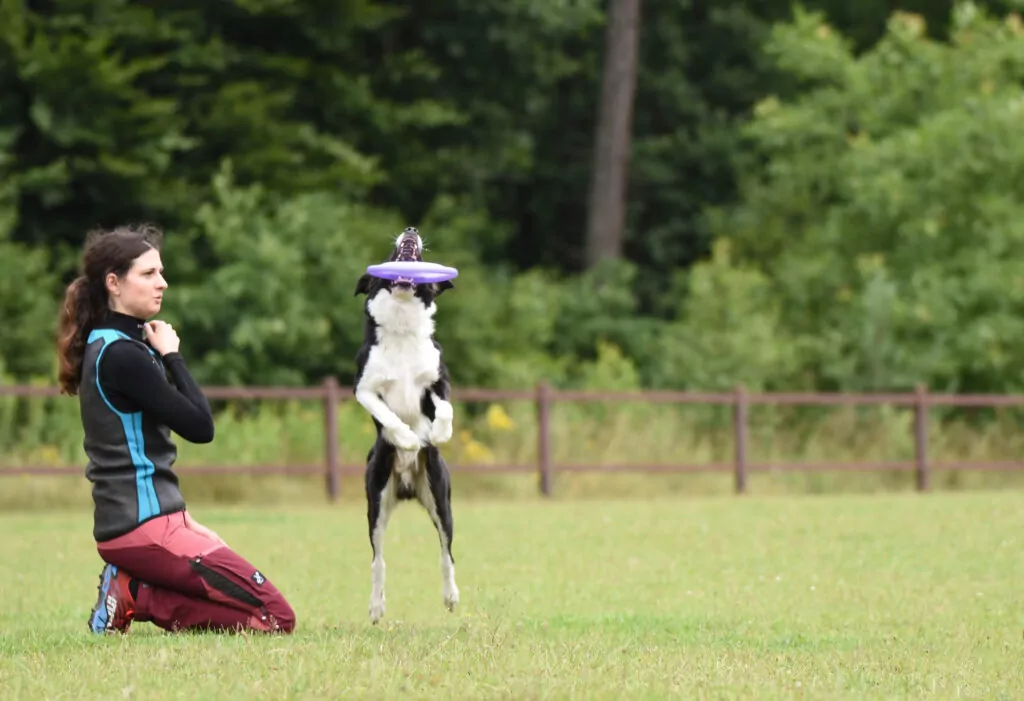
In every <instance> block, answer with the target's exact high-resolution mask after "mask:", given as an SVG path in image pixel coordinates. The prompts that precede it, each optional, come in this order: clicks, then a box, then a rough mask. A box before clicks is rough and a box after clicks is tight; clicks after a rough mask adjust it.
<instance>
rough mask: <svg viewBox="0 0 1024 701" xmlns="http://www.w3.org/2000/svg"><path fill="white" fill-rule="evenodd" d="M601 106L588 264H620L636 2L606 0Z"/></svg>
mask: <svg viewBox="0 0 1024 701" xmlns="http://www.w3.org/2000/svg"><path fill="white" fill-rule="evenodd" d="M609 2H610V11H609V13H608V23H607V29H606V34H605V56H604V71H603V74H602V78H601V104H600V108H599V113H598V119H597V135H596V139H595V148H594V170H593V172H592V174H591V185H590V207H589V214H588V217H587V248H586V263H587V266H588V267H593V266H594V265H596V264H597V263H599V262H600V261H602V260H604V259H606V258H612V259H616V258H621V257H622V250H623V229H624V228H625V225H626V202H627V187H626V186H627V182H628V179H629V154H630V143H631V141H632V132H633V130H632V124H633V98H634V94H635V93H636V79H637V55H638V51H639V49H638V45H639V32H640V0H609Z"/></svg>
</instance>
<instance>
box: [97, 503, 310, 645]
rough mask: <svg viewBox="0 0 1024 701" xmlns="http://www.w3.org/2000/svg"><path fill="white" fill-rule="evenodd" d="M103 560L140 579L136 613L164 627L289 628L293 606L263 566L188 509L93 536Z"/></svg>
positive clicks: (291, 622) (217, 628) (290, 629)
mask: <svg viewBox="0 0 1024 701" xmlns="http://www.w3.org/2000/svg"><path fill="white" fill-rule="evenodd" d="M96 547H97V550H98V551H99V554H100V557H102V558H103V560H104V561H106V562H109V563H110V564H112V565H114V566H115V567H117V568H118V569H120V570H122V571H123V572H124V573H125V574H128V575H129V576H131V577H133V578H135V579H137V580H138V581H139V589H138V597H137V598H136V601H135V620H136V621H151V622H152V623H153V624H155V625H157V626H159V627H160V628H163V629H164V630H170V631H180V630H192V629H195V630H211V629H212V630H231V631H240V630H250V631H260V632H283V633H290V632H292V630H294V628H295V613H294V612H293V611H292V608H291V606H290V605H289V604H288V602H287V601H285V598H284V596H282V595H281V592H279V591H278V590H277V588H276V587H275V586H274V585H273V584H271V583H270V580H269V579H267V578H266V577H265V576H264V575H263V573H262V572H260V571H259V570H258V569H256V568H255V567H253V566H252V565H251V564H249V562H248V561H246V560H245V559H244V558H243V557H241V556H240V555H238V554H237V553H236V552H234V551H233V550H232V549H231V548H230V547H228V546H227V545H226V544H225V543H224V541H222V540H220V538H219V537H218V536H216V535H215V534H213V533H212V532H210V531H208V530H207V529H205V528H203V527H202V526H199V525H197V524H196V523H195V522H194V521H192V519H191V518H190V517H189V515H188V513H187V512H180V513H176V514H170V515H167V516H161V517H158V518H155V519H152V520H150V521H147V522H146V523H144V524H142V525H141V526H139V527H138V528H136V529H135V530H134V531H132V532H131V533H127V534H125V535H123V536H120V537H118V538H115V539H113V540H109V541H106V542H103V543H97V546H96Z"/></svg>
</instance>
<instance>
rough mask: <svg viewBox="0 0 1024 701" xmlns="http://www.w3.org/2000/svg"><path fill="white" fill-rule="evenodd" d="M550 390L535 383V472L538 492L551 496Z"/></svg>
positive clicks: (546, 384)
mask: <svg viewBox="0 0 1024 701" xmlns="http://www.w3.org/2000/svg"><path fill="white" fill-rule="evenodd" d="M550 424H551V388H550V387H549V386H548V383H547V382H545V381H543V380H542V381H540V382H538V383H537V472H538V475H537V476H538V478H539V481H540V492H541V494H543V495H544V496H546V497H547V496H551V425H550Z"/></svg>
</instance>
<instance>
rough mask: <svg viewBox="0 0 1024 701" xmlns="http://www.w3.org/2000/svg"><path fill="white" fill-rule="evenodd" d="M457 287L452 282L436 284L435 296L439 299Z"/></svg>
mask: <svg viewBox="0 0 1024 701" xmlns="http://www.w3.org/2000/svg"><path fill="white" fill-rule="evenodd" d="M453 287H455V283H454V282H452V281H451V280H444V281H443V282H435V283H434V296H435V297H437V296H438V295H440V294H441V293H442V292H444V291H445V290H450V289H452V288H453Z"/></svg>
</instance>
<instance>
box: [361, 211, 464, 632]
mask: <svg viewBox="0 0 1024 701" xmlns="http://www.w3.org/2000/svg"><path fill="white" fill-rule="evenodd" d="M422 259H423V258H422V239H421V238H420V236H419V233H418V232H417V231H416V229H413V228H409V229H406V230H405V231H403V232H402V233H401V234H400V235H399V236H398V238H397V239H396V241H395V247H394V250H393V251H392V253H391V256H390V258H389V260H392V261H394V260H417V261H421V260H422ZM453 287H454V285H453V283H451V282H450V281H446V282H440V283H427V284H413V283H412V282H411V281H408V280H395V281H392V280H384V279H381V278H377V277H373V276H371V275H369V274H364V275H363V276H362V277H360V278H359V281H358V283H357V284H356V289H355V294H356V295H360V294H365V295H366V302H365V303H364V307H363V311H364V315H365V325H364V335H363V345H362V347H361V348H360V349H359V353H358V354H357V356H356V376H355V383H354V384H355V389H354V391H355V395H356V399H357V400H358V401H359V402H360V404H362V405H363V406H364V407H365V408H366V410H367V411H368V412H369V413H370V414H371V416H372V417H373V423H374V425H375V426H376V428H377V438H376V441H375V442H374V444H373V446H372V447H371V448H370V451H369V453H368V454H367V458H366V500H367V520H368V525H369V534H370V547H371V549H372V551H373V564H372V572H373V590H372V593H371V596H370V619H371V621H372V622H373V623H377V622H378V621H379V620H380V618H381V617H382V616H383V614H384V555H383V539H384V531H385V529H386V528H387V522H388V519H389V518H390V516H391V513H392V512H393V510H394V508H395V506H396V505H397V502H398V501H401V500H409V499H414V498H415V499H418V500H419V502H420V503H421V504H422V505H423V507H424V508H425V509H426V510H427V513H428V514H429V515H430V517H431V520H432V521H433V522H434V525H435V527H436V528H437V532H438V537H439V538H440V541H441V573H442V585H443V598H444V603H445V605H446V606H447V607H448V609H449V610H454V608H455V605H456V604H457V603H458V596H459V594H458V587H457V586H456V584H455V568H454V564H455V560H454V558H453V557H452V550H451V548H452V539H453V537H454V524H453V519H452V509H451V481H450V476H449V472H448V466H447V464H446V463H445V461H444V459H443V457H442V456H441V452H440V450H439V449H438V447H437V446H438V445H439V444H443V443H446V442H447V441H448V440H449V439H450V438H451V433H452V428H451V421H452V409H451V404H450V402H449V396H450V392H451V381H450V377H449V374H448V368H447V366H446V365H445V362H444V359H443V357H442V348H441V344H440V343H438V341H437V340H436V339H435V338H434V319H433V316H434V313H435V311H436V308H437V307H436V299H437V297H438V296H439V295H441V294H442V293H443V292H444V291H446V290H449V289H452V288H453Z"/></svg>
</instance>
